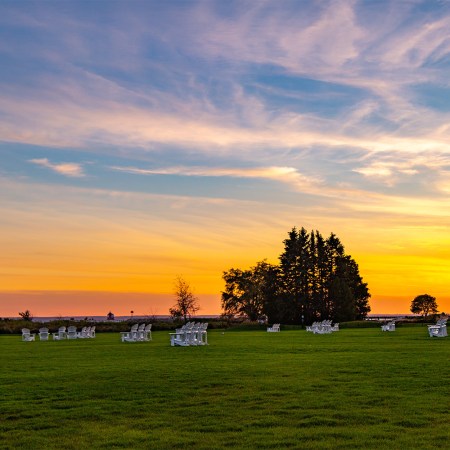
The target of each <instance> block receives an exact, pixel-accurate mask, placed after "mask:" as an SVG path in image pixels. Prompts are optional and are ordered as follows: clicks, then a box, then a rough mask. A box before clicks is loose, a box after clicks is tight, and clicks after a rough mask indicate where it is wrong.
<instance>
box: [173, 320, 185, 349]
mask: <svg viewBox="0 0 450 450" xmlns="http://www.w3.org/2000/svg"><path fill="white" fill-rule="evenodd" d="M169 335H170V345H171V346H172V347H175V346H180V347H187V346H188V345H189V338H190V324H188V323H187V324H185V325H183V326H182V327H181V328H177V329H176V330H175V333H169Z"/></svg>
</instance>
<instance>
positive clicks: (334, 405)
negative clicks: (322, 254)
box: [0, 326, 450, 450]
mask: <svg viewBox="0 0 450 450" xmlns="http://www.w3.org/2000/svg"><path fill="white" fill-rule="evenodd" d="M208 339H209V343H210V345H209V346H207V347H184V348H181V347H176V348H175V347H170V346H169V335H168V333H167V332H156V333H153V341H152V342H149V343H122V342H120V338H119V334H118V333H115V334H106V333H105V334H97V337H96V339H89V340H86V339H85V340H81V339H80V340H73V341H61V342H57V341H56V342H55V341H48V342H39V341H37V342H30V343H25V342H21V338H20V336H17V335H16V336H0V356H1V369H0V389H1V408H0V448H2V449H20V448H23V449H61V448H64V449H65V450H67V449H84V448H86V449H87V448H89V449H97V448H135V449H141V448H142V449H145V448H148V449H176V448H185V449H194V448H195V449H209V450H211V449H221V448H249V449H250V448H252V449H253V448H272V449H273V448H302V449H304V448H306V449H308V448H311V449H321V448H333V449H335V448H336V449H339V448H341V449H348V448H358V449H372V448H373V449H380V448H389V449H400V448H402V449H428V448H430V449H431V448H433V449H435V448H442V449H443V448H450V436H449V421H450V413H449V411H450V364H449V361H450V338H443V339H437V338H434V339H431V338H429V337H428V335H427V330H426V327H424V326H421V327H414V328H407V327H403V328H398V329H397V331H396V332H394V333H382V332H381V331H380V329H347V330H341V331H340V332H338V333H334V334H331V335H312V334H311V333H306V332H305V331H282V332H281V333H265V332H259V331H247V332H245V331H225V332H224V333H222V332H221V331H212V332H209V333H208Z"/></svg>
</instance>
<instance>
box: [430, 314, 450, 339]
mask: <svg viewBox="0 0 450 450" xmlns="http://www.w3.org/2000/svg"><path fill="white" fill-rule="evenodd" d="M447 320H448V317H442V318H441V319H439V320H438V321H437V322H436V324H435V325H428V334H429V335H430V337H446V336H447Z"/></svg>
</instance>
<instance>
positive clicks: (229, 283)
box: [222, 228, 370, 324]
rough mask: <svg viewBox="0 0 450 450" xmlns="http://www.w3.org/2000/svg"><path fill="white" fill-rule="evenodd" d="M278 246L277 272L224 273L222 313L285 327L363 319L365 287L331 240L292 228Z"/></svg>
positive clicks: (266, 267)
mask: <svg viewBox="0 0 450 450" xmlns="http://www.w3.org/2000/svg"><path fill="white" fill-rule="evenodd" d="M283 244H284V251H283V253H282V254H281V255H280V258H279V259H280V264H279V266H273V265H270V264H268V263H267V262H266V261H263V262H262V263H258V264H257V265H256V266H255V267H252V268H251V269H250V270H244V271H243V270H240V269H231V270H230V271H228V272H224V280H225V283H226V286H225V291H224V292H223V293H222V308H223V309H224V310H225V312H226V313H228V314H233V315H243V316H246V317H248V318H250V319H253V320H255V319H256V318H257V316H259V315H261V314H262V313H263V314H265V315H267V317H268V318H269V321H270V322H280V323H285V324H287V323H294V324H300V323H301V324H303V323H311V322H313V321H315V320H326V319H332V320H334V321H345V320H355V319H363V318H364V317H366V316H367V314H368V313H369V312H370V306H369V298H370V293H369V289H368V287H367V283H364V282H363V279H362V278H361V276H360V274H359V268H358V264H356V262H355V261H354V260H353V259H352V258H351V257H350V256H349V255H346V254H345V251H344V246H343V245H342V243H341V242H340V240H339V238H338V237H337V236H336V235H334V234H333V233H331V234H330V236H329V237H328V238H327V239H324V238H323V237H322V235H321V234H320V233H319V232H318V231H315V232H314V231H311V233H308V232H307V231H306V229H305V228H301V229H297V228H293V229H292V230H291V231H290V232H289V233H288V238H287V239H285V240H284V241H283Z"/></svg>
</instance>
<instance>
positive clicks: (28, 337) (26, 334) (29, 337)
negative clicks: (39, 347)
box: [22, 328, 36, 342]
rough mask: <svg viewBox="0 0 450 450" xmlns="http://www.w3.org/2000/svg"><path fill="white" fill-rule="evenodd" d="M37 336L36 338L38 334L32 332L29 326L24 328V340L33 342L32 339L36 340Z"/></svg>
mask: <svg viewBox="0 0 450 450" xmlns="http://www.w3.org/2000/svg"><path fill="white" fill-rule="evenodd" d="M35 338H36V335H35V334H32V333H30V330H29V329H28V328H22V341H24V342H31V341H34V340H35Z"/></svg>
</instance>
